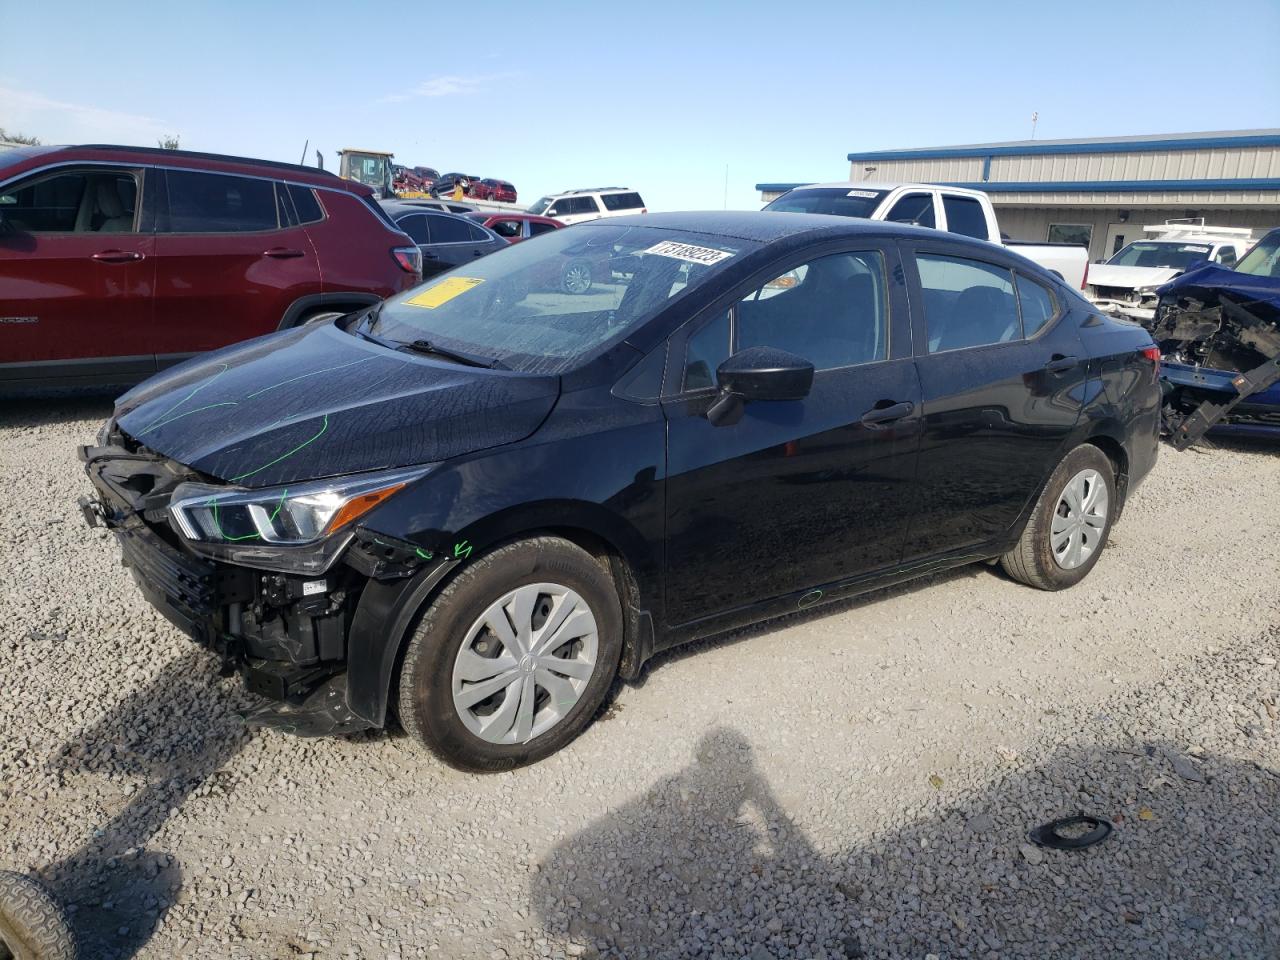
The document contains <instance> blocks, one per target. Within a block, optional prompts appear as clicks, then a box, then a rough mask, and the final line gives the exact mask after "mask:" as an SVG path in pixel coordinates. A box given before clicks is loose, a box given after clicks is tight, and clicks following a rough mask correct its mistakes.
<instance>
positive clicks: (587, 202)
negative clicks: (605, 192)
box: [569, 196, 600, 213]
mask: <svg viewBox="0 0 1280 960" xmlns="http://www.w3.org/2000/svg"><path fill="white" fill-rule="evenodd" d="M569 212H570V213H599V212H600V207H599V206H598V205H597V204H596V198H595V197H589V196H588V197H574V198H573V208H572V209H571V210H570V211H569Z"/></svg>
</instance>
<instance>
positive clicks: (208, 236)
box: [0, 146, 422, 387]
mask: <svg viewBox="0 0 1280 960" xmlns="http://www.w3.org/2000/svg"><path fill="white" fill-rule="evenodd" d="M421 276H422V260H421V254H420V253H419V251H418V248H417V246H416V245H415V244H414V243H413V241H412V240H410V239H409V237H407V236H406V235H405V234H404V233H403V232H401V231H400V229H399V228H398V227H396V226H395V224H394V223H393V222H392V221H391V219H390V218H389V217H388V216H387V215H386V214H385V213H384V212H383V211H382V208H381V207H379V206H378V204H377V203H376V202H375V201H374V199H373V191H372V190H371V189H370V188H368V187H366V186H363V185H362V184H358V183H354V182H351V181H347V180H340V179H338V177H336V176H334V175H333V174H330V173H325V172H324V171H321V170H316V169H314V168H311V167H300V166H295V165H293V164H289V163H273V162H270V161H266V160H246V159H241V158H238V157H224V156H218V155H214V154H204V153H190V152H187V151H179V150H159V149H154V148H147V147H114V146H80V147H21V148H18V149H15V150H9V151H4V152H0V387H4V386H46V385H62V384H83V383H112V384H114V383H129V382H135V381H138V380H142V379H144V378H146V377H147V376H149V375H151V374H152V373H155V372H156V371H157V370H159V369H163V368H164V367H167V366H169V365H171V364H174V363H177V362H178V361H180V360H183V359H185V358H186V357H189V356H191V355H192V354H195V353H199V352H202V351H204V350H212V349H214V348H215V347H222V346H225V345H227V344H229V343H234V342H236V341H238V340H245V339H247V338H249V337H255V336H258V335H260V334H264V333H270V332H271V331H274V330H278V329H281V328H283V327H289V326H294V325H296V324H300V323H305V322H307V321H310V320H314V319H316V318H318V317H322V316H330V315H340V314H343V313H349V312H351V311H353V310H358V309H360V308H361V307H365V306H368V305H370V304H373V303H377V302H378V301H379V300H381V299H383V298H384V297H388V296H391V295H392V294H394V293H398V292H399V291H401V290H405V289H408V288H409V287H412V286H414V285H415V284H417V283H419V282H420V280H421Z"/></svg>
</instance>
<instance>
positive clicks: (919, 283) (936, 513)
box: [900, 241, 1088, 562]
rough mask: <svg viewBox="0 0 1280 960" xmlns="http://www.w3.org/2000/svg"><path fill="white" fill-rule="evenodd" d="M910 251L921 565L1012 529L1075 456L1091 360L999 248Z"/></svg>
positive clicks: (912, 547) (907, 247) (907, 555)
mask: <svg viewBox="0 0 1280 960" xmlns="http://www.w3.org/2000/svg"><path fill="white" fill-rule="evenodd" d="M900 246H901V247H902V249H903V260H904V264H905V266H906V267H907V277H908V284H909V288H910V291H911V300H912V306H913V310H912V313H913V323H914V324H915V326H914V338H913V339H914V342H915V344H916V365H917V367H918V368H919V371H920V382H921V388H922V390H923V396H924V426H923V436H922V438H921V445H920V465H919V470H918V473H917V477H918V485H919V490H920V511H919V514H918V515H917V517H916V519H915V520H914V522H913V523H912V525H911V530H910V533H909V534H908V536H907V541H906V547H905V551H904V555H903V559H904V561H905V562H910V561H912V560H914V559H918V558H923V557H928V556H934V555H939V554H944V553H950V552H953V551H963V550H965V549H967V548H977V547H978V546H979V545H983V544H988V543H991V542H992V541H995V540H999V539H1000V538H1001V537H1003V536H1005V535H1006V534H1008V533H1009V531H1010V529H1011V528H1012V527H1013V525H1014V524H1015V522H1016V521H1017V519H1018V517H1019V515H1020V514H1021V512H1022V509H1023V507H1025V506H1026V505H1027V504H1028V502H1029V501H1030V500H1031V498H1033V497H1034V496H1036V495H1037V494H1038V493H1039V491H1040V488H1041V486H1042V485H1043V484H1044V482H1045V480H1046V479H1047V477H1048V475H1049V473H1050V472H1051V471H1052V470H1053V468H1054V467H1055V466H1056V465H1057V463H1058V461H1059V460H1060V459H1061V457H1062V456H1063V454H1064V449H1063V448H1064V445H1065V443H1066V441H1067V438H1068V436H1069V435H1070V434H1071V433H1072V431H1073V430H1074V428H1075V426H1076V423H1077V421H1078V420H1079V418H1080V410H1081V407H1082V403H1083V401H1084V393H1085V387H1086V381H1087V379H1088V362H1087V360H1086V357H1085V350H1084V347H1083V345H1082V343H1081V341H1080V336H1079V333H1078V331H1077V330H1076V328H1075V326H1076V325H1075V324H1074V323H1068V322H1064V316H1066V314H1065V312H1064V308H1065V306H1066V305H1064V304H1063V303H1061V302H1059V300H1058V298H1057V295H1056V294H1055V293H1054V292H1053V289H1052V287H1051V286H1049V285H1047V284H1045V283H1043V282H1042V281H1040V280H1038V279H1036V278H1035V277H1033V276H1032V275H1030V274H1029V273H1028V274H1023V273H1022V272H1021V270H1020V268H1018V267H1017V265H1016V262H1015V261H1014V260H1013V259H1012V258H1007V257H1005V256H1004V254H1003V253H1002V252H1001V251H999V249H998V248H995V247H992V249H991V254H990V255H989V256H988V255H987V254H986V253H985V252H983V253H978V252H976V251H975V250H974V249H973V248H972V247H971V246H967V245H966V246H959V245H952V244H948V243H946V242H945V241H939V242H936V243H935V242H932V241H930V242H915V243H903V244H901V245H900Z"/></svg>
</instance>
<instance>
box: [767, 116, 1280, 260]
mask: <svg viewBox="0 0 1280 960" xmlns="http://www.w3.org/2000/svg"><path fill="white" fill-rule="evenodd" d="M849 165H850V166H849V178H850V179H851V180H874V181H879V182H898V181H902V182H907V181H914V182H922V183H943V184H948V185H951V186H959V187H971V188H973V189H976V190H985V191H986V192H987V193H989V194H990V195H991V200H992V202H993V203H994V204H995V207H996V213H997V215H998V217H999V220H1000V228H1001V230H1002V231H1004V232H1005V233H1006V234H1008V235H1009V236H1010V237H1013V238H1014V239H1018V240H1037V241H1040V240H1047V241H1051V242H1068V243H1087V244H1088V246H1089V256H1090V259H1092V260H1098V259H1102V258H1104V257H1109V256H1110V255H1111V254H1112V253H1114V252H1115V251H1116V250H1118V249H1120V247H1122V246H1124V244H1126V243H1129V242H1132V241H1133V240H1137V239H1140V238H1141V237H1142V236H1143V233H1142V228H1143V226H1146V225H1150V224H1159V223H1163V222H1164V221H1165V220H1169V219H1176V218H1182V217H1203V218H1204V222H1205V223H1206V224H1209V225H1213V226H1226V227H1252V228H1254V235H1255V236H1259V235H1261V233H1262V232H1263V230H1264V229H1266V228H1268V227H1274V226H1280V130H1237V131H1227V132H1221V133H1180V134H1162V135H1156V136H1141V137H1102V138H1098V139H1092V140H1022V141H1016V142H1010V143H981V144H972V145H969V146H957V147H923V148H916V149H908V150H873V151H866V152H861V153H851V154H849ZM797 185H798V184H795V183H760V184H756V189H757V190H759V191H760V192H761V199H762V200H764V201H766V202H767V201H769V200H772V199H773V198H774V197H777V196H779V195H781V194H782V193H784V192H785V191H786V190H789V189H790V188H791V187H794V186H797Z"/></svg>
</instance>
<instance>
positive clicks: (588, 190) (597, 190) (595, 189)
mask: <svg viewBox="0 0 1280 960" xmlns="http://www.w3.org/2000/svg"><path fill="white" fill-rule="evenodd" d="M630 189H631V188H630V187H583V188H581V189H579V190H562V191H561V192H560V194H559V195H560V196H569V195H570V194H574V193H600V192H601V191H602V190H630Z"/></svg>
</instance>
